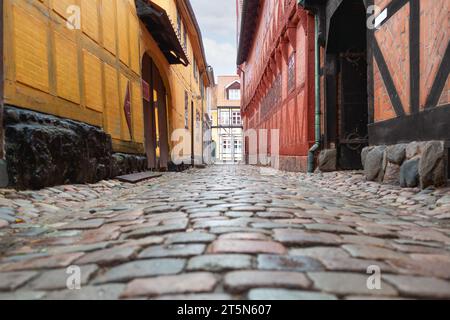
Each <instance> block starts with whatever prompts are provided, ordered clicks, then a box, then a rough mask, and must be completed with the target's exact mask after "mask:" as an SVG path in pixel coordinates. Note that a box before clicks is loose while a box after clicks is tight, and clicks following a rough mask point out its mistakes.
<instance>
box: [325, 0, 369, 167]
mask: <svg viewBox="0 0 450 320" xmlns="http://www.w3.org/2000/svg"><path fill="white" fill-rule="evenodd" d="M329 30H330V31H329V37H328V42H327V48H326V60H325V61H326V62H325V63H326V74H325V81H326V91H325V94H326V111H325V112H326V134H325V135H326V137H325V138H326V145H327V147H328V148H336V149H337V151H338V159H337V161H338V166H339V168H340V169H342V170H356V169H362V163H361V152H362V149H363V148H364V147H366V146H367V145H368V127H367V126H368V117H369V114H368V100H367V99H368V94H367V29H366V9H365V5H364V2H363V1H362V0H346V1H343V3H342V4H341V6H340V7H339V8H338V9H337V10H336V12H335V14H334V15H333V17H332V18H331V20H330V28H329Z"/></svg>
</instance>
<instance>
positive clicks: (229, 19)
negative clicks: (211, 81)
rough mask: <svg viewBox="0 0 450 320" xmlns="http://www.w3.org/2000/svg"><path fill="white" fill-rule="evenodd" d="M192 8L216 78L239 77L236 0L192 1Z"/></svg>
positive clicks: (207, 57)
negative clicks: (237, 73) (237, 70)
mask: <svg viewBox="0 0 450 320" xmlns="http://www.w3.org/2000/svg"><path fill="white" fill-rule="evenodd" d="M191 4H192V7H193V8H194V11H195V16H196V17H197V21H198V23H199V25H200V29H201V31H202V35H203V45H204V46H205V51H206V59H207V61H208V64H210V65H211V66H212V67H213V68H214V73H215V75H216V76H219V75H232V74H236V0H219V1H217V0H191Z"/></svg>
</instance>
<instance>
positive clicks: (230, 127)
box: [212, 76, 243, 163]
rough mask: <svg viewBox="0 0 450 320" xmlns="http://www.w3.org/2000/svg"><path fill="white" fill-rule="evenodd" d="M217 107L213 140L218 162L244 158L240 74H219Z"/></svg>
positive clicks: (214, 117) (235, 160)
mask: <svg viewBox="0 0 450 320" xmlns="http://www.w3.org/2000/svg"><path fill="white" fill-rule="evenodd" d="M215 90H216V99H217V104H216V108H215V109H214V110H213V112H212V114H213V137H212V138H213V141H214V143H215V145H216V150H215V157H216V162H224V163H229V162H231V163H236V162H240V161H242V160H243V127H242V118H241V109H240V105H241V83H240V79H239V77H238V76H219V77H218V83H217V85H216V88H215Z"/></svg>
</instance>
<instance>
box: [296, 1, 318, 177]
mask: <svg viewBox="0 0 450 320" xmlns="http://www.w3.org/2000/svg"><path fill="white" fill-rule="evenodd" d="M301 2H302V1H301V0H300V1H299V3H301ZM314 20H315V30H314V34H315V61H314V64H315V71H314V73H315V120H314V122H315V123H314V126H315V143H314V145H313V146H312V148H311V149H310V150H309V152H308V173H313V172H314V158H315V154H316V152H317V150H319V148H320V44H319V14H318V13H315V15H314Z"/></svg>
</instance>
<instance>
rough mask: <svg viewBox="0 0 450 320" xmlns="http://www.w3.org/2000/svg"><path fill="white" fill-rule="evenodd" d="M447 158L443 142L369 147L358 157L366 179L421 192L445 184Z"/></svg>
mask: <svg viewBox="0 0 450 320" xmlns="http://www.w3.org/2000/svg"><path fill="white" fill-rule="evenodd" d="M447 157H448V150H447V149H446V148H445V143H444V142H443V141H428V142H411V143H409V144H397V145H392V146H372V147H367V148H365V149H364V150H363V152H362V154H361V159H362V163H363V165H364V171H365V175H366V178H367V180H369V181H377V182H382V183H387V184H397V185H400V186H402V187H404V188H415V187H420V188H422V189H426V188H428V187H430V186H435V187H443V186H446V185H447V177H448V175H447V170H448V168H447V163H448V159H447Z"/></svg>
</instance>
